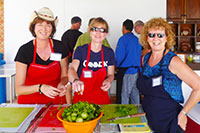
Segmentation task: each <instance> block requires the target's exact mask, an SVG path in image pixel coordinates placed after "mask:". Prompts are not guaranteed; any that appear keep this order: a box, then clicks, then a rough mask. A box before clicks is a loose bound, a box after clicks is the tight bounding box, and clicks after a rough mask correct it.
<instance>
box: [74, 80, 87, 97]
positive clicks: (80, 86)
mask: <svg viewBox="0 0 200 133" xmlns="http://www.w3.org/2000/svg"><path fill="white" fill-rule="evenodd" d="M72 89H73V91H74V92H80V94H81V95H83V91H84V83H83V82H82V81H80V80H79V79H77V80H75V81H74V82H73V83H72Z"/></svg>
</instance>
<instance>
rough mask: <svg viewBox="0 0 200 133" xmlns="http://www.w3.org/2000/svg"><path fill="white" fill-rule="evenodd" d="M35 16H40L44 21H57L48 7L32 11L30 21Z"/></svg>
mask: <svg viewBox="0 0 200 133" xmlns="http://www.w3.org/2000/svg"><path fill="white" fill-rule="evenodd" d="M36 17H40V18H42V19H44V20H46V21H54V23H55V25H57V23H58V18H57V16H56V17H55V18H54V15H53V12H52V11H51V10H50V9H49V8H48V7H43V8H41V9H39V10H38V12H37V11H34V12H33V14H32V17H31V22H33V20H34V19H35V18H36Z"/></svg>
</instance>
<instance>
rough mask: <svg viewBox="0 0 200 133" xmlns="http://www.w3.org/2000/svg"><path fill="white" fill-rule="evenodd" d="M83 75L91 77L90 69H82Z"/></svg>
mask: <svg viewBox="0 0 200 133" xmlns="http://www.w3.org/2000/svg"><path fill="white" fill-rule="evenodd" d="M83 77H84V78H92V71H90V70H84V71H83Z"/></svg>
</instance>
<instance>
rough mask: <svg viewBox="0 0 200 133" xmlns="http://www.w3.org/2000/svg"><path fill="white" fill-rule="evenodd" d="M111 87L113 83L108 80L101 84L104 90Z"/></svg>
mask: <svg viewBox="0 0 200 133" xmlns="http://www.w3.org/2000/svg"><path fill="white" fill-rule="evenodd" d="M110 87H111V83H110V82H108V81H107V80H104V81H103V84H102V86H101V89H102V90H103V91H108V90H109V89H110Z"/></svg>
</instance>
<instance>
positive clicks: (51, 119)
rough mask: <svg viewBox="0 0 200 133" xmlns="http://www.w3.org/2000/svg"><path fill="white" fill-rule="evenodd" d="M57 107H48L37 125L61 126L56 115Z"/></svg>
mask: <svg viewBox="0 0 200 133" xmlns="http://www.w3.org/2000/svg"><path fill="white" fill-rule="evenodd" d="M57 108H58V107H51V108H49V110H48V112H47V113H46V114H45V115H44V117H43V118H42V121H41V122H40V123H39V125H38V127H63V125H62V123H61V122H60V121H59V120H58V119H57V117H56V114H57V112H58V111H59V110H58V109H57Z"/></svg>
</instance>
